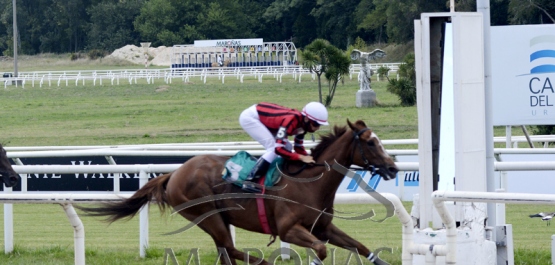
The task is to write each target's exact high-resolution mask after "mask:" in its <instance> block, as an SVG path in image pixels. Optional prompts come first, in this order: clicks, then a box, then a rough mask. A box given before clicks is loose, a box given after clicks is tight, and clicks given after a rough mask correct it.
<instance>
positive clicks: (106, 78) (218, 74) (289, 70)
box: [2, 63, 400, 88]
mask: <svg viewBox="0 0 555 265" xmlns="http://www.w3.org/2000/svg"><path fill="white" fill-rule="evenodd" d="M399 65H400V63H384V64H370V67H371V68H372V69H373V70H374V71H376V70H377V69H378V68H380V67H387V68H389V69H391V72H395V73H397V71H398V69H399ZM359 73H360V65H359V64H353V65H351V68H350V70H349V78H350V79H352V78H353V75H354V74H359ZM18 74H19V76H17V77H15V76H14V77H5V78H2V81H3V82H4V88H6V87H7V86H8V85H11V84H15V85H16V86H19V85H21V87H23V88H24V87H25V86H26V85H31V86H32V87H35V85H38V86H39V87H43V86H46V85H48V86H49V87H50V86H52V85H53V84H54V85H55V86H58V87H59V86H62V85H65V86H69V85H72V86H78V85H85V84H87V83H88V84H91V83H92V84H93V85H94V86H96V84H99V85H103V84H106V85H108V84H109V85H112V86H113V85H119V84H120V80H121V82H126V83H129V84H137V82H138V81H139V80H141V82H146V83H147V84H154V82H155V81H156V80H161V81H160V82H163V83H166V84H170V83H172V82H173V79H178V80H181V81H182V82H190V81H191V80H193V79H194V78H196V80H199V81H201V82H204V83H206V81H207V78H218V80H221V81H222V83H225V78H226V77H232V78H236V79H237V80H239V81H240V82H241V83H243V81H244V78H245V77H252V78H255V79H256V80H258V82H260V83H261V82H262V81H263V80H264V77H270V78H272V79H275V80H276V81H278V82H280V83H281V82H282V80H283V77H284V76H290V78H292V79H293V80H297V81H298V82H299V83H300V82H301V81H302V76H303V75H309V76H310V77H311V79H315V75H314V74H313V73H311V72H310V71H309V70H307V69H304V68H303V67H302V66H298V65H297V66H260V67H214V68H165V69H122V70H73V71H33V72H19V73H18ZM378 78H379V77H378Z"/></svg>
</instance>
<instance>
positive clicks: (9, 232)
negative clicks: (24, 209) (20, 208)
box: [4, 185, 13, 254]
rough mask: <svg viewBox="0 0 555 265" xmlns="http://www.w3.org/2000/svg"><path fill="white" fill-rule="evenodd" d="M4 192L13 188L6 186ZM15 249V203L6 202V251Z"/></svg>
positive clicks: (9, 191) (8, 191)
mask: <svg viewBox="0 0 555 265" xmlns="http://www.w3.org/2000/svg"><path fill="white" fill-rule="evenodd" d="M4 192H5V193H11V192H12V188H6V186H5V185H4ZM12 251H13V204H11V203H5V204H4V253H6V254H8V253H11V252H12Z"/></svg>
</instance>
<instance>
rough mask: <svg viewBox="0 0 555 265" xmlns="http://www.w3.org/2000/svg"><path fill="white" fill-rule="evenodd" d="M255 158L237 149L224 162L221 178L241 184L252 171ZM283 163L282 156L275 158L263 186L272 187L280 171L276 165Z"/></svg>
mask: <svg viewBox="0 0 555 265" xmlns="http://www.w3.org/2000/svg"><path fill="white" fill-rule="evenodd" d="M256 160H257V159H256V158H255V157H253V156H252V155H251V154H249V153H248V152H246V151H239V152H237V154H235V155H234V156H232V157H231V158H229V159H228V160H227V161H226V162H225V169H224V171H223V172H222V178H223V179H224V180H225V181H227V182H231V183H233V184H235V185H237V186H239V187H242V186H243V182H244V181H245V180H246V179H247V176H248V175H249V173H250V172H251V171H252V169H253V167H254V165H255V164H256ZM282 165H283V158H281V157H278V158H276V159H275V160H274V161H273V162H272V163H271V164H270V168H269V169H268V172H267V173H266V179H265V180H264V186H266V187H272V186H273V185H274V184H275V183H277V182H278V181H279V179H280V176H281V175H280V172H279V170H278V169H277V167H281V166H282Z"/></svg>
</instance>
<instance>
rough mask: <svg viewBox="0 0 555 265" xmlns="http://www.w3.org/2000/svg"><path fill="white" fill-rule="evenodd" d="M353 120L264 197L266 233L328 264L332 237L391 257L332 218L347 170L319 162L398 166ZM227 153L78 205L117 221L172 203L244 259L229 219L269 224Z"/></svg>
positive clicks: (251, 226)
mask: <svg viewBox="0 0 555 265" xmlns="http://www.w3.org/2000/svg"><path fill="white" fill-rule="evenodd" d="M347 124H348V127H337V126H335V127H334V128H333V132H331V133H329V134H328V135H325V136H322V139H321V142H320V143H319V144H318V145H317V146H316V147H315V148H314V149H312V156H313V157H314V160H315V161H316V165H315V166H308V167H306V168H305V169H304V170H302V171H301V173H299V174H297V175H295V178H291V177H282V178H281V180H280V181H279V182H278V183H277V185H278V186H276V187H281V188H276V189H267V190H266V194H264V198H265V199H264V204H265V211H266V215H267V221H268V226H269V228H270V232H267V233H269V234H271V235H274V236H275V235H277V236H279V237H280V239H281V240H282V241H285V242H288V243H291V244H295V245H297V246H300V247H305V248H311V249H313V250H314V252H315V254H316V255H317V257H318V258H319V260H318V259H316V258H315V259H314V261H313V263H312V264H321V261H323V260H324V259H325V258H326V256H327V253H326V244H327V243H330V244H333V245H336V246H338V247H342V248H346V249H349V250H351V251H355V249H356V251H357V253H358V254H360V255H362V256H363V257H365V258H367V259H368V260H370V261H372V262H374V264H387V263H385V262H384V261H382V260H381V259H379V258H378V257H377V256H376V255H374V254H373V253H372V252H371V251H370V250H369V249H368V248H366V247H365V246H364V245H362V244H361V243H360V242H358V241H357V240H355V239H353V238H351V237H350V236H348V235H347V234H346V233H345V232H343V231H341V230H340V229H339V228H338V227H336V226H335V225H334V224H332V218H333V212H334V209H333V202H334V198H335V193H336V191H337V189H338V187H339V184H340V183H341V181H342V180H343V178H344V175H345V174H344V173H345V172H343V174H342V173H340V172H338V171H336V170H333V169H330V167H329V166H318V165H326V164H327V165H333V164H334V163H337V164H339V165H342V166H343V167H345V168H348V167H350V166H351V165H357V166H360V167H362V168H365V169H369V170H370V169H371V170H375V173H378V174H380V176H382V177H383V178H384V179H386V180H389V179H393V178H395V177H396V174H397V171H398V168H397V166H396V165H395V163H394V161H393V160H392V159H391V157H390V156H389V155H388V154H387V153H386V151H385V149H384V147H383V146H382V144H381V142H380V140H379V138H378V137H377V136H376V134H374V133H373V132H372V130H370V129H369V128H368V127H367V126H366V124H365V123H364V122H363V121H357V122H355V123H354V124H353V123H351V122H350V121H348V120H347ZM228 158H229V157H222V156H216V155H200V156H196V157H194V158H191V159H190V160H188V161H187V162H186V163H184V164H183V165H182V166H181V167H179V168H178V169H177V170H175V171H174V172H171V173H168V174H165V175H161V176H159V177H157V178H155V179H153V180H151V181H149V182H148V183H147V184H146V185H144V186H143V187H142V188H141V189H139V190H138V191H137V192H135V194H134V195H133V196H132V197H130V198H128V199H125V200H123V201H121V202H116V203H107V204H103V206H101V207H98V208H88V207H78V208H80V209H82V210H84V211H86V212H87V213H88V214H89V215H94V216H106V217H107V219H106V220H107V221H109V222H113V221H116V220H118V219H122V218H130V217H132V216H134V215H135V214H136V213H137V212H138V211H139V210H140V209H141V207H142V206H143V205H145V204H147V203H149V202H151V201H154V202H156V203H157V204H158V205H159V206H160V208H161V210H164V209H165V207H168V206H171V207H173V209H174V210H175V212H178V213H179V214H181V215H182V216H183V217H185V218H186V219H188V220H190V221H191V222H193V223H196V224H197V225H198V226H199V227H200V228H201V229H202V230H204V231H205V232H206V233H208V234H209V235H210V236H211V237H212V239H213V240H214V242H215V243H216V247H217V248H218V249H219V250H222V249H225V251H226V252H227V254H228V255H229V258H230V259H231V260H227V261H226V259H225V258H226V257H225V255H221V256H220V260H221V263H222V264H226V263H229V262H231V264H233V265H235V264H237V263H236V260H243V261H245V260H244V259H245V257H246V256H245V253H243V252H241V251H239V250H238V249H236V248H235V246H234V245H233V241H232V237H231V234H230V230H229V225H234V226H236V227H240V228H243V229H245V230H249V231H253V232H258V233H264V227H263V225H262V224H261V222H260V221H259V219H258V218H256V216H257V215H258V213H257V201H256V199H255V197H260V196H261V195H260V194H252V193H244V192H243V191H241V188H239V187H237V186H235V185H232V184H231V183H227V182H225V181H224V180H222V171H223V170H224V163H225V162H226V160H227V159H228ZM302 167H303V164H302V163H300V164H297V163H295V162H289V163H288V165H287V170H288V172H295V171H297V170H299V169H301V168H302ZM315 176H320V177H315ZM303 180H309V181H303ZM274 188H275V187H274ZM234 195H238V196H234ZM247 262H249V263H254V262H260V263H259V264H268V262H267V261H265V260H259V258H257V257H253V256H249V257H248V261H247Z"/></svg>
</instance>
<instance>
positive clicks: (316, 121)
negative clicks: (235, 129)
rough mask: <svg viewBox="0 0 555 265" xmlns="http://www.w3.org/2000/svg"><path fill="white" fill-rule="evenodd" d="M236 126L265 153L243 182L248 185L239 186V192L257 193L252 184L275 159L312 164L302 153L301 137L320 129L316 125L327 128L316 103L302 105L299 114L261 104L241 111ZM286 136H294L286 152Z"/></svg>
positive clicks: (324, 111) (321, 107) (322, 110)
mask: <svg viewBox="0 0 555 265" xmlns="http://www.w3.org/2000/svg"><path fill="white" fill-rule="evenodd" d="M239 123H240V124H241V127H243V129H244V130H245V131H246V132H247V133H248V134H249V135H250V136H251V137H252V138H253V139H254V140H256V141H258V142H259V143H260V144H261V145H262V146H264V148H265V149H266V153H264V155H262V156H261V157H260V158H259V159H258V161H257V162H256V164H255V166H254V168H253V169H252V171H251V172H250V174H249V175H248V177H247V179H246V180H247V181H249V182H251V183H245V184H243V190H245V191H249V192H260V189H258V188H257V187H256V186H255V185H254V184H253V183H252V182H253V181H254V180H256V179H258V178H260V177H261V176H263V175H264V174H265V173H266V171H267V170H268V168H269V167H270V164H271V163H272V161H274V159H275V158H276V157H277V156H281V157H283V158H285V159H289V160H300V161H302V162H304V163H314V159H313V158H312V156H310V155H308V153H307V152H306V150H305V149H304V146H303V140H304V136H305V134H306V133H309V132H310V133H313V132H315V131H317V130H318V129H320V125H329V123H328V110H327V109H326V107H325V106H324V105H322V103H319V102H310V103H308V104H306V106H305V107H304V108H303V110H302V111H298V110H295V109H290V108H286V107H283V106H279V105H277V104H273V103H267V102H262V103H259V104H255V105H253V106H251V107H249V108H248V109H246V110H244V111H243V112H242V113H241V115H240V116H239ZM290 135H294V136H295V144H294V148H290V146H291V144H290V143H289V141H288V140H287V137H288V136H290ZM288 145H289V148H288ZM292 149H294V151H295V152H292Z"/></svg>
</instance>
